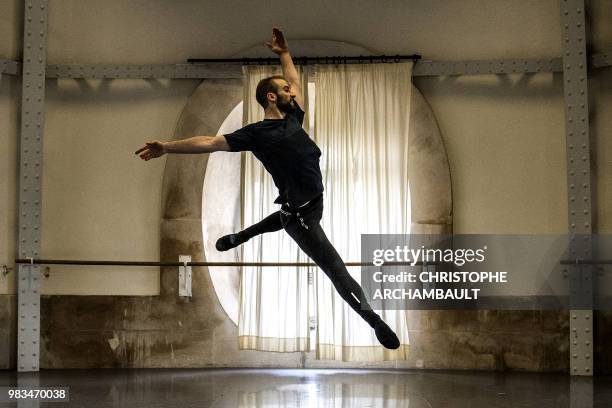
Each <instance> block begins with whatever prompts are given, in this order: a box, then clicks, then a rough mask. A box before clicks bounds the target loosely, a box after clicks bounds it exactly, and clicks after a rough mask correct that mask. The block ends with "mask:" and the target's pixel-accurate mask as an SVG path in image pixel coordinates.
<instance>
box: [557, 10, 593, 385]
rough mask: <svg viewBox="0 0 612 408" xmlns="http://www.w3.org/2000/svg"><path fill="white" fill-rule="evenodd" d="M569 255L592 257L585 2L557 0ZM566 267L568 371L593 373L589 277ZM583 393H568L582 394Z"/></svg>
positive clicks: (586, 270) (583, 268) (588, 271)
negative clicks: (559, 26) (568, 290)
mask: <svg viewBox="0 0 612 408" xmlns="http://www.w3.org/2000/svg"><path fill="white" fill-rule="evenodd" d="M560 6H561V32H562V49H563V84H564V95H565V133H566V150H567V185H568V220H569V233H570V256H571V258H574V259H590V258H591V257H592V242H591V232H592V223H591V211H592V196H591V169H590V143H589V108H588V95H587V81H588V78H587V55H586V31H585V16H584V13H585V10H584V0H560ZM592 275H593V274H592V267H591V266H590V265H580V266H578V265H576V266H575V267H571V268H570V373H571V375H582V376H592V375H593V276H592ZM583 391H584V390H582V391H581V392H578V390H575V392H574V391H572V394H574V395H579V394H581V395H583V396H584V392H583Z"/></svg>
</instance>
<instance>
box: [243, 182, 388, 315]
mask: <svg viewBox="0 0 612 408" xmlns="http://www.w3.org/2000/svg"><path fill="white" fill-rule="evenodd" d="M322 216H323V194H321V195H319V196H317V197H316V198H314V199H312V200H311V201H309V202H308V204H306V205H305V206H304V207H299V208H291V207H290V206H289V205H288V204H283V205H282V207H281V209H280V210H279V211H276V212H274V213H272V214H270V215H268V216H267V217H266V218H264V219H263V220H261V221H260V222H258V223H257V224H254V225H252V226H250V227H248V228H246V229H245V230H243V231H241V232H239V235H240V238H241V241H247V240H249V239H251V238H253V237H254V236H256V235H259V234H263V233H266V232H274V231H279V230H281V229H285V231H286V232H287V233H288V234H289V236H291V238H293V240H294V241H295V242H296V243H297V244H298V246H299V247H300V248H301V249H302V251H304V253H306V255H308V256H309V257H310V258H311V259H312V260H313V261H314V262H315V263H316V264H317V265H318V266H319V268H321V269H322V270H323V272H325V274H326V275H327V276H328V277H329V279H331V281H332V283H333V285H334V287H335V288H336V290H337V291H338V293H339V294H340V296H342V299H344V300H345V301H346V303H348V304H349V306H351V308H353V310H354V311H355V312H357V313H358V314H359V315H360V316H361V317H362V318H363V319H364V320H365V321H366V322H368V324H369V325H370V326H372V327H374V324H375V323H376V322H378V321H379V319H380V317H379V316H378V315H377V314H376V313H375V312H374V311H372V310H371V307H370V305H368V303H367V301H366V298H365V294H364V293H363V290H362V289H361V286H359V284H358V283H357V281H355V279H353V277H352V276H351V275H350V274H349V272H348V270H347V269H346V266H345V265H344V261H343V260H342V258H341V257H340V255H339V254H338V252H337V251H336V249H335V248H334V247H333V245H332V244H331V242H329V240H328V239H327V236H326V235H325V232H324V231H323V228H321V225H320V224H319V222H320V221H321V217H322Z"/></svg>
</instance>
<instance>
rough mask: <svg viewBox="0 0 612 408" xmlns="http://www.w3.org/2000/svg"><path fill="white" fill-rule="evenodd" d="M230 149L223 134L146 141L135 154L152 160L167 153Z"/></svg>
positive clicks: (194, 152)
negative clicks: (168, 140) (165, 140)
mask: <svg viewBox="0 0 612 408" xmlns="http://www.w3.org/2000/svg"><path fill="white" fill-rule="evenodd" d="M229 150H230V146H229V145H228V144H227V140H226V139H225V136H223V135H219V136H194V137H190V138H188V139H183V140H176V141H172V142H160V141H159V140H154V141H152V142H146V143H145V145H144V146H143V147H141V148H140V149H138V150H136V152H135V153H134V154H140V158H141V159H143V160H150V159H154V158H156V157H160V156H163V155H164V154H166V153H183V154H197V153H212V152H217V151H229Z"/></svg>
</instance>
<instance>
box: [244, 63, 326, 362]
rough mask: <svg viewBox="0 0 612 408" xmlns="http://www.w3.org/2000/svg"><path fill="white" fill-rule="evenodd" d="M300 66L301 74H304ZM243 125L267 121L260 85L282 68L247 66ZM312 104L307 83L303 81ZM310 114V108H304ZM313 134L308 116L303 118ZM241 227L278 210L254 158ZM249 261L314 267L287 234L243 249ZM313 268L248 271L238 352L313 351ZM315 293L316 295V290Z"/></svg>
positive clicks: (249, 157)
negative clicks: (259, 96)
mask: <svg viewBox="0 0 612 408" xmlns="http://www.w3.org/2000/svg"><path fill="white" fill-rule="evenodd" d="M299 68H300V67H298V72H299V71H301V70H300V69H299ZM243 70H244V77H245V81H246V83H245V87H244V92H245V93H244V111H243V112H244V114H243V117H244V124H248V123H253V122H257V121H260V120H262V119H263V117H264V111H263V109H262V107H261V106H260V105H259V104H258V103H257V101H256V100H255V89H256V87H257V84H258V83H259V81H260V80H261V79H263V78H265V77H269V76H272V75H280V74H281V69H280V66H246V67H244V69H243ZM302 84H303V86H302V89H303V93H304V99H305V100H306V101H307V100H308V97H307V89H308V87H307V80H305V81H302ZM305 110H306V112H308V109H307V107H305ZM304 127H305V128H306V129H308V115H306V117H305V119H304ZM242 164H243V165H242V168H243V183H242V185H243V189H242V203H243V204H242V209H243V212H242V225H243V228H245V227H248V226H250V225H253V224H255V223H257V222H259V221H261V220H262V219H264V218H265V217H267V216H268V215H270V214H271V213H273V212H275V211H278V209H279V208H280V206H279V205H277V204H274V200H275V198H276V197H277V196H278V190H277V189H276V187H275V186H274V182H273V180H272V177H271V176H270V175H269V174H268V173H267V172H266V170H265V168H264V167H263V166H262V165H261V163H260V162H259V160H257V158H256V157H255V156H254V155H253V154H252V153H244V154H243V159H242ZM242 250H243V256H242V259H243V260H245V261H247V262H262V261H264V262H265V261H267V262H310V260H309V259H308V257H307V256H306V255H305V254H304V253H303V252H302V251H300V250H299V248H298V246H297V244H296V243H295V242H293V240H292V239H291V237H289V235H287V234H286V233H285V232H284V231H283V230H281V231H279V232H274V233H266V234H263V235H260V236H258V237H255V238H253V239H251V240H250V241H248V242H247V243H245V244H244V245H242ZM309 269H311V271H310V272H311V274H312V273H314V270H315V268H309V267H299V268H298V267H243V269H242V273H241V279H240V306H239V315H238V341H239V348H241V349H253V350H266V351H284V352H290V351H307V350H309V349H310V346H311V343H310V340H309V339H310V330H309V322H308V320H309V315H313V314H314V313H315V308H314V304H313V300H312V293H311V294H310V295H311V296H309V288H308V272H309ZM311 292H312V291H311Z"/></svg>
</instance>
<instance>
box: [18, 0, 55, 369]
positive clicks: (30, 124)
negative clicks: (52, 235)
mask: <svg viewBox="0 0 612 408" xmlns="http://www.w3.org/2000/svg"><path fill="white" fill-rule="evenodd" d="M24 4H25V7H24V11H25V14H24V32H23V71H22V91H21V135H20V156H19V223H18V225H19V245H18V251H19V257H20V258H31V259H36V258H38V257H39V252H40V236H41V228H40V226H41V207H42V206H41V184H42V145H43V128H44V103H45V64H46V59H47V58H46V55H47V5H48V1H47V0H25V3H24ZM17 279H18V282H17V291H18V292H17V301H18V308H17V311H18V317H17V321H18V333H17V369H18V371H38V370H39V360H40V358H39V349H40V290H39V288H40V278H39V266H37V265H33V264H32V265H19V272H18V276H17Z"/></svg>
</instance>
